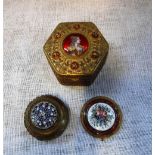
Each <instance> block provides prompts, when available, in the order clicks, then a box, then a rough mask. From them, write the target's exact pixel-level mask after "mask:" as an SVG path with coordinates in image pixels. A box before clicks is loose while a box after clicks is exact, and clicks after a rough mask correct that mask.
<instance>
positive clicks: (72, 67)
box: [71, 62, 79, 70]
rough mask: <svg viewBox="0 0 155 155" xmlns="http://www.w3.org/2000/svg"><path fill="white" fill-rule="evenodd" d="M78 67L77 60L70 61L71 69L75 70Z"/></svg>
mask: <svg viewBox="0 0 155 155" xmlns="http://www.w3.org/2000/svg"><path fill="white" fill-rule="evenodd" d="M78 68H79V64H78V63H77V62H72V63H71V69H73V70H76V69H78Z"/></svg>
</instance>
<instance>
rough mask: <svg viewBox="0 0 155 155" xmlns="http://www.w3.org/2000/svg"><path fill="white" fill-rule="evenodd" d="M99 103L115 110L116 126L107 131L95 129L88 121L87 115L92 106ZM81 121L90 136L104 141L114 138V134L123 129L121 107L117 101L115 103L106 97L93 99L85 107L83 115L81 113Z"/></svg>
mask: <svg viewBox="0 0 155 155" xmlns="http://www.w3.org/2000/svg"><path fill="white" fill-rule="evenodd" d="M99 102H104V103H106V104H108V105H110V106H111V107H112V108H113V110H114V112H115V115H116V119H115V123H114V125H113V126H112V127H111V128H110V129H108V130H106V131H99V130H96V129H94V128H93V127H92V126H91V125H90V124H89V122H88V119H87V113H88V110H89V108H90V107H91V106H92V105H94V104H96V103H99ZM80 119H81V123H82V126H83V128H84V129H85V130H86V131H87V132H88V133H89V134H90V135H92V136H94V137H96V138H100V139H102V140H103V139H105V138H108V137H110V136H112V135H113V134H115V133H116V132H117V131H118V130H119V128H120V127H121V124H122V111H121V109H120V107H119V105H118V104H117V103H116V102H115V101H113V100H112V99H110V98H108V97H105V96H97V97H94V98H91V99H90V100H88V101H87V102H86V103H85V104H84V105H83V107H82V110H81V113H80Z"/></svg>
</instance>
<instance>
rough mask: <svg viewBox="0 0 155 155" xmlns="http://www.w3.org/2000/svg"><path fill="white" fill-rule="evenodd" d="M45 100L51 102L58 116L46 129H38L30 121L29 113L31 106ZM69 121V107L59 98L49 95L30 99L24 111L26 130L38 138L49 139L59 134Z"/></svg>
mask: <svg viewBox="0 0 155 155" xmlns="http://www.w3.org/2000/svg"><path fill="white" fill-rule="evenodd" d="M42 101H47V102H50V103H52V104H53V105H54V106H55V107H56V109H57V112H58V118H57V120H56V122H55V124H54V125H53V126H51V127H50V128H48V129H39V128H37V127H36V126H34V124H33V123H32V122H31V118H30V114H31V110H32V108H33V107H34V106H35V105H36V104H38V103H39V102H42ZM68 123H69V107H67V106H66V105H65V104H64V103H63V102H62V101H61V100H60V99H59V98H57V97H55V96H51V95H42V96H39V97H37V98H35V99H34V100H32V101H31V102H30V103H29V105H28V106H27V108H26V110H25V113H24V125H25V127H26V129H27V131H28V132H29V133H30V134H31V135H32V136H33V137H35V138H37V139H38V140H49V139H54V138H56V137H58V136H60V135H61V134H62V133H63V132H64V130H65V129H66V128H67V125H68Z"/></svg>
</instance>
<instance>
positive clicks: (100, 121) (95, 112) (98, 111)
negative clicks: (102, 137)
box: [88, 103, 115, 131]
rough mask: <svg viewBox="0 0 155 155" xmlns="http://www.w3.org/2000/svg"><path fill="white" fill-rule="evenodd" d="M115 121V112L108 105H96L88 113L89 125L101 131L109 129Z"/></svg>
mask: <svg viewBox="0 0 155 155" xmlns="http://www.w3.org/2000/svg"><path fill="white" fill-rule="evenodd" d="M114 121H115V112H114V110H113V109H112V107H110V106H109V105H108V104H105V103H96V104H94V105H93V106H92V107H91V108H90V109H89V111H88V122H89V124H90V125H91V126H92V127H93V128H95V129H97V130H101V131H105V130H108V129H110V128H111V127H112V126H113V124H114Z"/></svg>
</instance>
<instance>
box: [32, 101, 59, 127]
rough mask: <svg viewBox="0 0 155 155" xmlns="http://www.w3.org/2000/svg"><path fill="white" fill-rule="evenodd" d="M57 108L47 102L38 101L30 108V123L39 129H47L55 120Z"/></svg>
mask: <svg viewBox="0 0 155 155" xmlns="http://www.w3.org/2000/svg"><path fill="white" fill-rule="evenodd" d="M57 115H58V113H57V109H56V107H55V106H54V105H53V104H52V103H49V102H44V101H43V102H40V103H38V104H36V105H35V106H34V107H33V108H32V110H31V115H30V118H31V121H32V124H33V125H34V126H35V127H37V128H39V129H48V128H50V127H52V126H53V125H54V124H55V122H56V120H57Z"/></svg>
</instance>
